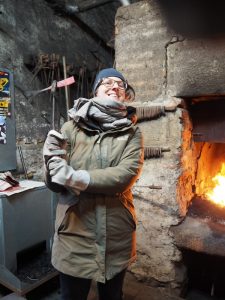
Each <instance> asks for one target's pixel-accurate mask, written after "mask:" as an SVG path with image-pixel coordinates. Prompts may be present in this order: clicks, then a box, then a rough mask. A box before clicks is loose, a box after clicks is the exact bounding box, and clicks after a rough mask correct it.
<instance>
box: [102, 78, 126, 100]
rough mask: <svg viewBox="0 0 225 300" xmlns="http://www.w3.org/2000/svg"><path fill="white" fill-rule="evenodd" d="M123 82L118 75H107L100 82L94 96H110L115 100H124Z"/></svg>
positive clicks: (124, 88)
mask: <svg viewBox="0 0 225 300" xmlns="http://www.w3.org/2000/svg"><path fill="white" fill-rule="evenodd" d="M125 90H126V87H125V83H124V81H123V80H121V79H120V78H118V77H107V78H104V79H103V80H102V82H101V83H100V85H99V87H98V89H97V92H96V96H97V97H100V98H110V99H113V100H116V101H120V102H124V101H125Z"/></svg>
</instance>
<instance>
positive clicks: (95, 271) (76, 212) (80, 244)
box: [47, 120, 143, 283]
mask: <svg viewBox="0 0 225 300" xmlns="http://www.w3.org/2000/svg"><path fill="white" fill-rule="evenodd" d="M61 131H62V133H63V134H64V135H66V136H67V138H68V149H67V153H68V157H67V161H68V164H69V165H70V166H72V167H73V168H74V169H75V170H87V171H88V173H89V175H90V183H89V185H88V187H87V189H86V190H85V191H84V192H81V193H80V195H76V194H74V193H73V192H72V191H68V190H67V189H65V188H63V187H57V184H54V183H50V182H48V184H47V185H48V186H49V188H50V189H52V190H53V191H60V193H59V197H58V198H59V201H58V205H57V211H56V222H55V235H54V242H53V248H52V264H53V266H54V267H55V268H56V269H57V270H59V271H60V272H63V273H65V274H68V275H71V276H75V277H81V278H88V279H94V280H96V281H98V282H103V283H104V282H105V280H106V279H108V280H109V279H111V278H113V277H114V276H115V275H116V274H117V273H119V272H120V271H122V270H123V269H125V268H127V267H128V265H129V264H130V263H131V262H133V261H134V260H135V258H136V247H135V230H136V216H135V209H134V205H133V196H132V192H131V188H132V186H133V184H134V183H135V181H136V180H137V178H138V177H139V175H140V171H141V168H142V165H143V146H142V135H141V132H140V129H139V128H138V127H137V126H135V125H133V124H132V125H130V126H127V127H124V128H123V129H116V130H115V129H114V130H109V131H105V132H101V133H100V132H99V131H97V130H93V129H90V128H88V127H87V128H85V126H84V127H83V128H80V127H78V125H77V124H76V123H75V122H74V121H72V120H71V121H68V122H66V123H65V124H64V125H63V127H62V130H61Z"/></svg>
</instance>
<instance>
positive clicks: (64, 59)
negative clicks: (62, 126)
mask: <svg viewBox="0 0 225 300" xmlns="http://www.w3.org/2000/svg"><path fill="white" fill-rule="evenodd" d="M62 60H63V73H64V79H66V77H67V74H66V57H65V56H63V57H62ZM65 97H66V112H68V110H69V96H68V87H67V86H65ZM66 115H67V121H69V119H70V118H69V115H68V114H66Z"/></svg>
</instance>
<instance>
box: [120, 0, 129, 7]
mask: <svg viewBox="0 0 225 300" xmlns="http://www.w3.org/2000/svg"><path fill="white" fill-rule="evenodd" d="M119 2H120V3H121V4H122V5H123V6H127V5H130V0H119Z"/></svg>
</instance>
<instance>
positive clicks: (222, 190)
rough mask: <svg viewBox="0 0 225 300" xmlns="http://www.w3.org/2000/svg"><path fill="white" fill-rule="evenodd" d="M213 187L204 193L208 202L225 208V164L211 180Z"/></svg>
mask: <svg viewBox="0 0 225 300" xmlns="http://www.w3.org/2000/svg"><path fill="white" fill-rule="evenodd" d="M212 181H213V182H214V184H215V186H214V188H213V189H212V190H211V191H209V192H208V193H206V196H207V198H208V200H210V201H212V202H214V203H216V204H217V205H219V206H225V164H224V163H223V164H222V168H221V171H220V172H219V173H218V174H217V175H216V176H215V177H213V178H212Z"/></svg>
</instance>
